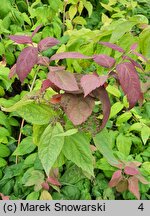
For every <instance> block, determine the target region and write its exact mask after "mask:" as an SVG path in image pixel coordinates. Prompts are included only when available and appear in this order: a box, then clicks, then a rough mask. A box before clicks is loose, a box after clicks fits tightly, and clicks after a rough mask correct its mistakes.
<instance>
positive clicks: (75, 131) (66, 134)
mask: <svg viewBox="0 0 150 216" xmlns="http://www.w3.org/2000/svg"><path fill="white" fill-rule="evenodd" d="M77 132H78V129H76V128H74V129H70V130H67V131H65V132H64V133H60V134H57V135H55V137H61V136H64V137H66V136H72V135H73V134H76V133H77Z"/></svg>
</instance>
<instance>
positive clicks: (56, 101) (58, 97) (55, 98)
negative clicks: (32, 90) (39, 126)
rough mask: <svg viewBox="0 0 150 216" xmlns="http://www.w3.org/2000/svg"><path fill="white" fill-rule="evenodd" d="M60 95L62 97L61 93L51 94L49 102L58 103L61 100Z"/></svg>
mask: <svg viewBox="0 0 150 216" xmlns="http://www.w3.org/2000/svg"><path fill="white" fill-rule="evenodd" d="M61 97H62V95H61V94H56V95H53V96H52V98H51V99H50V102H51V103H52V104H58V103H60V102H61Z"/></svg>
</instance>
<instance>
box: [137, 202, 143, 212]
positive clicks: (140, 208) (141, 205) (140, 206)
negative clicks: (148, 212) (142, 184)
mask: <svg viewBox="0 0 150 216" xmlns="http://www.w3.org/2000/svg"><path fill="white" fill-rule="evenodd" d="M138 209H139V210H141V211H143V210H144V206H143V203H141V204H140V205H139V207H138Z"/></svg>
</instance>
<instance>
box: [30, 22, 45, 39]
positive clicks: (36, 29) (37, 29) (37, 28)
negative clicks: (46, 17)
mask: <svg viewBox="0 0 150 216" xmlns="http://www.w3.org/2000/svg"><path fill="white" fill-rule="evenodd" d="M41 27H42V24H41V25H39V26H37V27H36V28H35V30H34V31H33V32H32V35H31V37H34V35H35V34H36V33H37V32H38V31H39V30H40V28H41Z"/></svg>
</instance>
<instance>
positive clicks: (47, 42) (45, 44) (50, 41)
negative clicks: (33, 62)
mask: <svg viewBox="0 0 150 216" xmlns="http://www.w3.org/2000/svg"><path fill="white" fill-rule="evenodd" d="M59 42H60V41H59V40H57V39H56V38H53V37H47V38H44V39H43V40H41V41H40V42H39V43H38V50H39V51H40V52H42V51H44V50H46V49H48V48H51V47H53V46H55V45H57V44H58V43H59Z"/></svg>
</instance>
